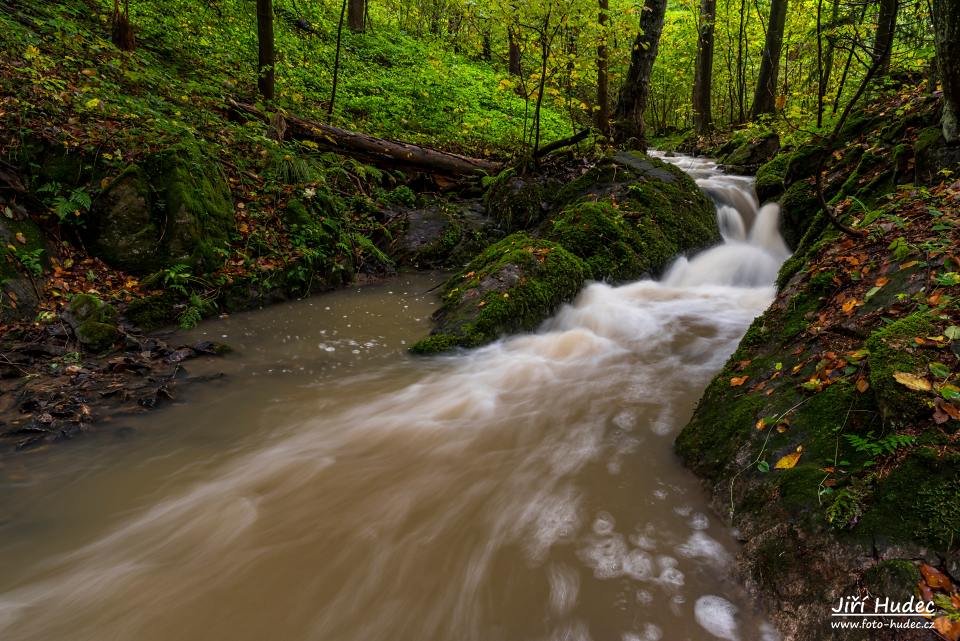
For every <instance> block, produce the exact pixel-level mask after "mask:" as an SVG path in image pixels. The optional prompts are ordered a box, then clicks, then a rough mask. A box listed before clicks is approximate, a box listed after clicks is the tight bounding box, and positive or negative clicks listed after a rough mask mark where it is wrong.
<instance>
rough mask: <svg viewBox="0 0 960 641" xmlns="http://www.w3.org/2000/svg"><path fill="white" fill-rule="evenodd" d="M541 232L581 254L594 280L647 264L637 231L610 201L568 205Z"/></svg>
mask: <svg viewBox="0 0 960 641" xmlns="http://www.w3.org/2000/svg"><path fill="white" fill-rule="evenodd" d="M543 236H544V238H546V239H548V240H553V241H556V242H558V243H560V244H561V245H562V246H563V247H564V248H565V249H566V250H568V251H569V252H570V253H572V254H574V255H575V256H579V257H580V258H582V259H583V260H584V262H585V263H586V265H587V269H588V272H587V274H588V277H589V278H593V279H595V280H614V281H618V280H626V279H629V278H635V277H637V276H639V275H641V274H643V273H644V272H645V271H648V270H649V268H650V265H648V264H647V260H646V257H645V256H643V255H642V254H641V253H640V252H642V250H643V248H644V246H645V243H644V241H643V239H642V238H641V237H640V234H639V233H638V231H637V230H636V229H635V228H634V226H633V225H632V224H631V223H629V222H628V221H627V220H626V219H624V217H623V215H622V214H621V212H620V211H619V210H618V209H616V208H614V207H613V206H612V205H610V204H609V203H605V202H600V203H592V202H584V203H579V204H576V205H571V206H570V207H567V208H566V209H564V210H563V211H562V212H560V214H558V215H557V216H556V217H554V218H552V219H551V220H548V221H547V222H546V224H545V228H544V230H543Z"/></svg>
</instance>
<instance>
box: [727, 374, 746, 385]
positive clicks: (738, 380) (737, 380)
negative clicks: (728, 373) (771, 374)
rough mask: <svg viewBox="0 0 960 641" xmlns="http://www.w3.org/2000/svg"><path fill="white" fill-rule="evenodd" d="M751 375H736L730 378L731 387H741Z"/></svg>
mask: <svg viewBox="0 0 960 641" xmlns="http://www.w3.org/2000/svg"><path fill="white" fill-rule="evenodd" d="M748 378H750V377H749V376H734V377H733V378H731V379H730V387H740V386H741V385H743V384H744V383H746V382H747V379H748Z"/></svg>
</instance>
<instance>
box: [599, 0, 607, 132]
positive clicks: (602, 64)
mask: <svg viewBox="0 0 960 641" xmlns="http://www.w3.org/2000/svg"><path fill="white" fill-rule="evenodd" d="M599 2H600V13H599V14H598V16H597V24H598V25H599V27H600V44H598V45H597V113H596V125H597V129H599V130H600V133H602V134H603V135H604V136H609V135H610V88H609V84H610V82H609V74H608V64H609V62H608V56H607V31H606V28H607V21H608V17H607V11H608V10H609V9H610V0H599Z"/></svg>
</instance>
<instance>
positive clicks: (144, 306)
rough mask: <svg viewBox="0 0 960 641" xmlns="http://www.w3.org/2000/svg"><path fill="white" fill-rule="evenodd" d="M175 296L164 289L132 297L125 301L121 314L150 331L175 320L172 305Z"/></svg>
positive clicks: (174, 303)
mask: <svg viewBox="0 0 960 641" xmlns="http://www.w3.org/2000/svg"><path fill="white" fill-rule="evenodd" d="M176 304H177V296H176V294H174V293H173V292H170V291H166V292H161V293H158V294H151V295H148V296H143V297H141V298H137V299H134V300H133V301H131V302H129V303H127V306H126V308H125V309H124V310H123V316H124V318H126V319H127V320H128V321H130V322H131V323H133V324H134V325H136V326H137V327H139V328H140V329H142V330H144V331H147V332H149V331H152V330H155V329H158V328H160V327H163V326H164V325H169V324H171V323H173V322H175V321H176V320H177V312H176V310H175V309H174V306H175V305H176Z"/></svg>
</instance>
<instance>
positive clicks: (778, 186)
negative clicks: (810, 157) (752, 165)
mask: <svg viewBox="0 0 960 641" xmlns="http://www.w3.org/2000/svg"><path fill="white" fill-rule="evenodd" d="M789 163H790V154H785V153H780V154H777V155H776V156H774V157H773V159H772V160H770V161H769V162H766V163H764V164H763V165H761V166H760V168H759V169H758V170H757V180H756V183H755V187H756V190H757V198H758V199H760V202H761V203H765V202H768V201H770V200H775V199H776V198H778V197H779V196H780V195H781V194H783V191H784V184H783V181H784V178H786V175H787V165H788V164H789Z"/></svg>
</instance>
